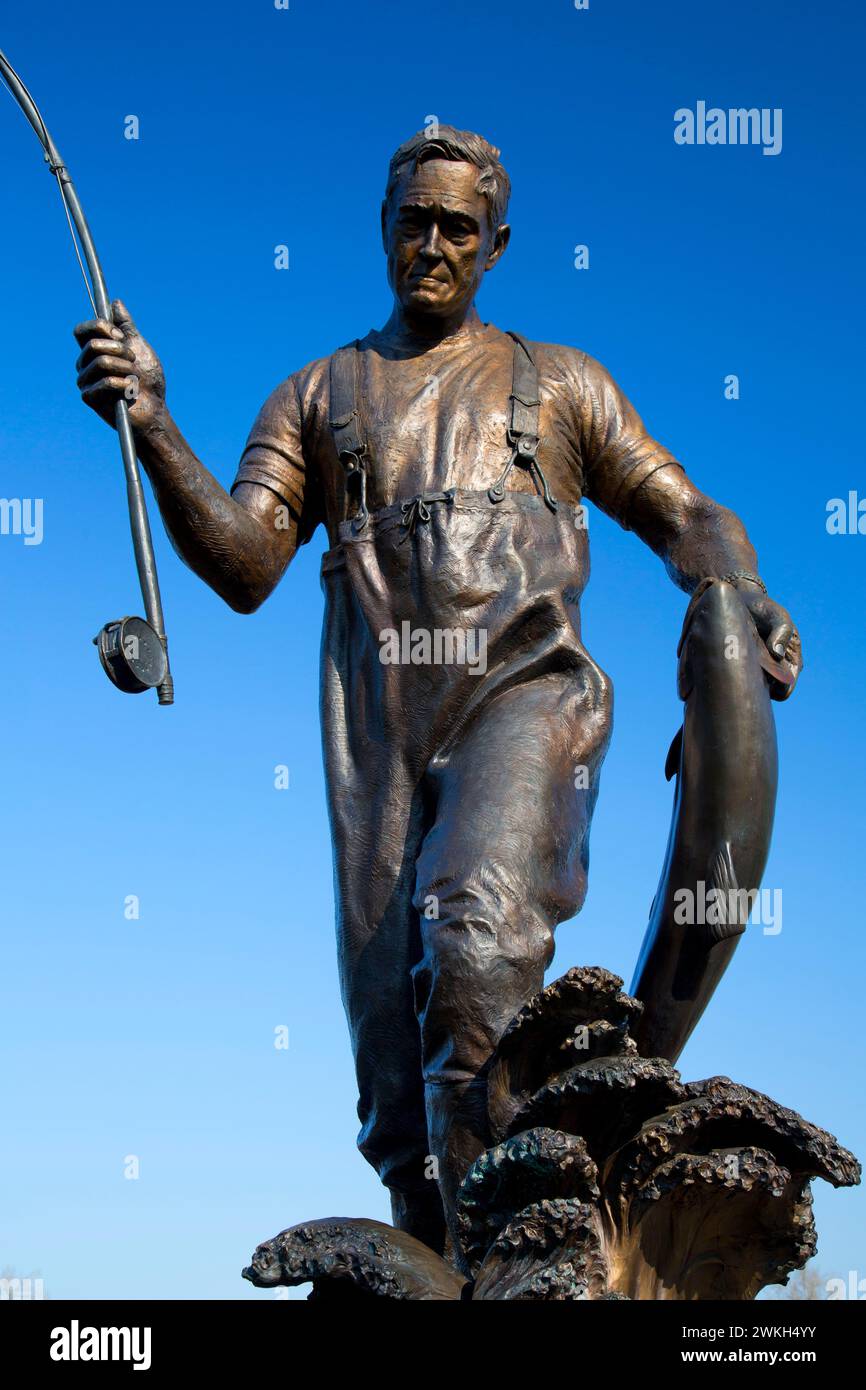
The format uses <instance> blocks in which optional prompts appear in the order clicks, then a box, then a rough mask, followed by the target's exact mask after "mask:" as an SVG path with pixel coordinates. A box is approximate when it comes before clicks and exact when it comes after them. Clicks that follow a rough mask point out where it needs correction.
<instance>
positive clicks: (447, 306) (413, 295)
mask: <svg viewBox="0 0 866 1390" xmlns="http://www.w3.org/2000/svg"><path fill="white" fill-rule="evenodd" d="M403 307H404V309H408V310H410V311H411V312H413V313H416V314H430V315H432V316H433V317H435V318H448V317H449V316H450V315H451V314H454V313H456V312H457V310H458V309H459V304H458V303H457V302H456V301H455V300H454V299H452V297H451V296H450V295H446V294H443V293H442V292H441V290H436V289H434V288H433V286H432V285H416V286H414V287H413V288H412V289H411V290H409V291H408V292H407V294H406V295H405V296H404V297H403Z"/></svg>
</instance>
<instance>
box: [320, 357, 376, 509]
mask: <svg viewBox="0 0 866 1390" xmlns="http://www.w3.org/2000/svg"><path fill="white" fill-rule="evenodd" d="M357 371H358V343H357V341H355V342H354V343H350V344H349V346H348V347H342V348H339V349H338V350H337V352H335V353H334V354H333V355H332V357H331V365H330V392H329V396H330V399H329V408H328V423H329V425H330V427H331V434H332V436H333V440H334V447H335V449H336V450H337V457H338V458H339V460H340V462H341V464H342V465H343V467H344V468H345V470H346V488H347V490H348V488H349V487H350V485H356V486H357V489H358V509H357V511H356V513H355V516H354V518H353V525H354V527H355V529H356V530H358V531H360V530H361V528H362V527H364V526H366V524H367V517H368V512H367V466H368V463H369V456H368V451H367V444H366V441H365V440H364V438H363V436H362V433H361V421H360V417H359V415H358V383H357Z"/></svg>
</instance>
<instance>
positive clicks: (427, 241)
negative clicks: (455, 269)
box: [421, 222, 442, 261]
mask: <svg viewBox="0 0 866 1390" xmlns="http://www.w3.org/2000/svg"><path fill="white" fill-rule="evenodd" d="M421 255H422V256H425V257H426V258H427V260H431V261H437V260H439V259H440V257H441V255H442V237H441V234H440V232H439V227H438V225H437V224H436V223H435V222H431V223H430V225H429V227H428V228H427V232H426V234H425V237H424V240H423V242H422V243H421Z"/></svg>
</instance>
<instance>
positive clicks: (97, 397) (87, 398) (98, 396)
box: [81, 376, 129, 405]
mask: <svg viewBox="0 0 866 1390" xmlns="http://www.w3.org/2000/svg"><path fill="white" fill-rule="evenodd" d="M128 385H129V377H128V376H104V377H100V379H99V381H97V382H95V383H94V384H93V386H86V387H85V388H84V390H83V391H82V392H81V399H82V400H83V401H84V402H85V403H86V404H87V405H97V404H99V405H102V404H103V403H104V402H106V401H113V400H117V398H118V396H123V398H124V400H126V399H127V396H126V388H127V386H128Z"/></svg>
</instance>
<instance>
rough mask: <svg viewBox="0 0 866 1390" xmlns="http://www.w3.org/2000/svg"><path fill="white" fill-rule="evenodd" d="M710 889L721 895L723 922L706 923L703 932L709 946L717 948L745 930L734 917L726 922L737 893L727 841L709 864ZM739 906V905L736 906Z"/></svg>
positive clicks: (741, 923) (743, 924)
mask: <svg viewBox="0 0 866 1390" xmlns="http://www.w3.org/2000/svg"><path fill="white" fill-rule="evenodd" d="M709 885H710V889H711V890H712V889H713V888H715V889H716V891H717V892H718V893H719V894H721V895H722V902H723V903H724V904H725V906H724V908H723V910H722V914H721V915H722V918H723V920H722V921H720V922H712V923H711V922H707V923H706V925H705V930H706V933H707V936H708V937H709V941H710V944H711V945H713V946H717V945H718V944H719V942H720V941H729V940H730V939H731V937H734V936H742V934H743V932H744V931H745V930H746V924H745V922H739V921H737V920H736V916H734V920H732V921H730V920H728V917H729V909H730V905H731V902H732V896H731V895H732V894H734V893H736V892H737V889H738V888H739V884H738V883H737V874H736V870H735V869H734V861H733V860H732V858H731V846H730V845H729V843H728V841H727V840H723V841H722V843H721V845H720V846H719V848H718V849H717V850H716V852H715V854H714V855H713V858H712V862H711V864H710V874H709ZM737 905H738V906H739V904H737Z"/></svg>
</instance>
